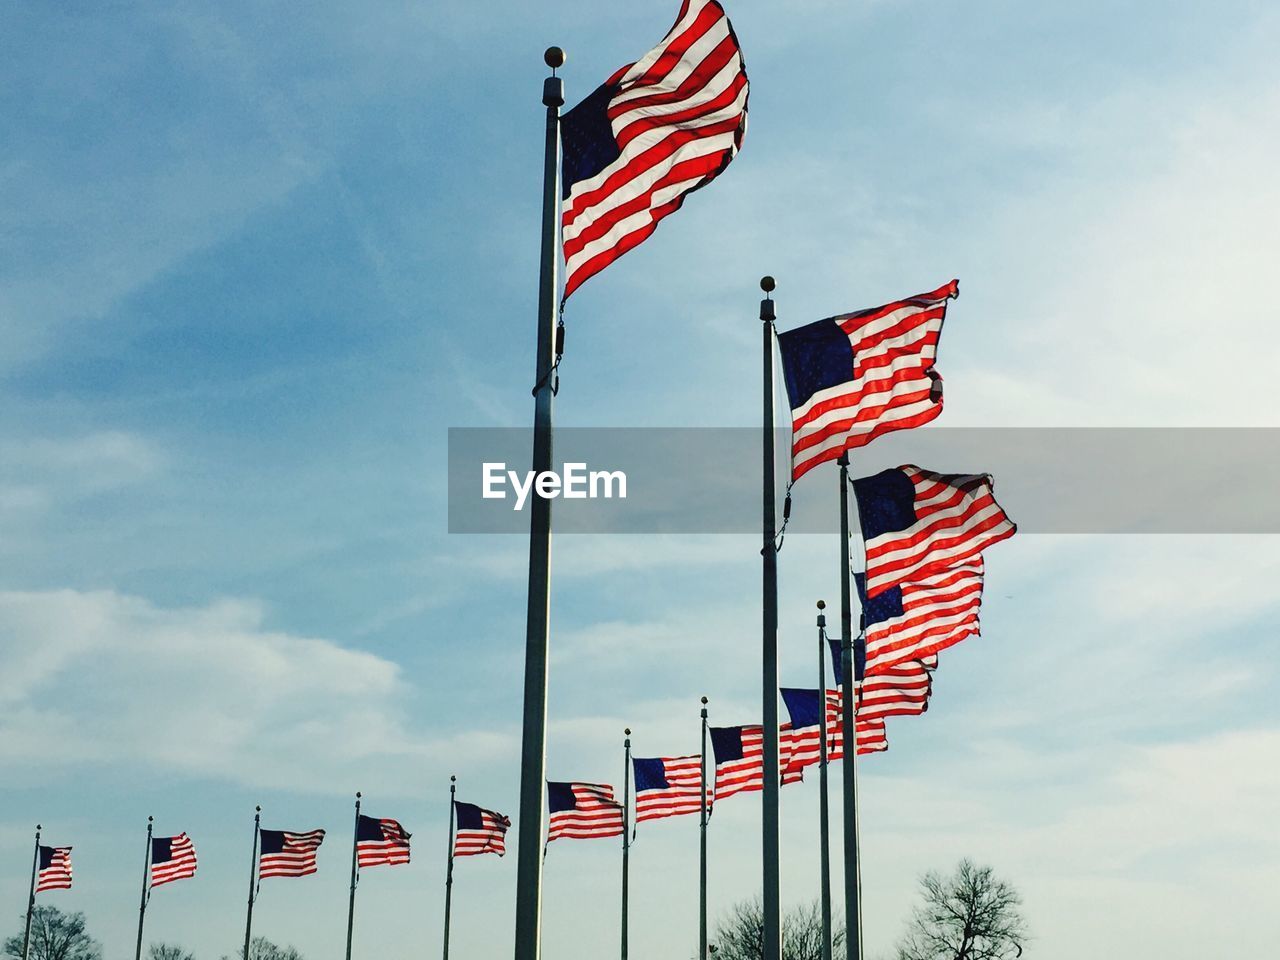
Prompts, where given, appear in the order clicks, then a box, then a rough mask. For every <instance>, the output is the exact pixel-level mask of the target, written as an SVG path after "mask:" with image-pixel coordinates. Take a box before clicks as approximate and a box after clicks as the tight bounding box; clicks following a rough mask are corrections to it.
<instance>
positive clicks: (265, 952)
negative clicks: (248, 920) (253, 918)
mask: <svg viewBox="0 0 1280 960" xmlns="http://www.w3.org/2000/svg"><path fill="white" fill-rule="evenodd" d="M233 957H234V958H235V960H245V958H244V948H243V947H240V948H239V949H237V950H236V952H235V953H234V954H232V955H231V956H226V955H223V957H222V960H232V958H233ZM248 960H303V957H302V954H301V953H299V952H298V950H297V949H296V948H295V947H282V946H280V945H279V944H276V943H272V942H271V941H270V940H268V939H267V938H266V937H254V938H253V942H252V943H250V944H249V958H248Z"/></svg>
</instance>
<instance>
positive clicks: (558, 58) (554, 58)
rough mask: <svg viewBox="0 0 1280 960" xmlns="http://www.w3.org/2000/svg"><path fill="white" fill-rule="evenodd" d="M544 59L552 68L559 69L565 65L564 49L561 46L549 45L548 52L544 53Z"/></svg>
mask: <svg viewBox="0 0 1280 960" xmlns="http://www.w3.org/2000/svg"><path fill="white" fill-rule="evenodd" d="M542 59H543V62H545V63H546V65H547V66H548V67H550V68H551V69H552V70H559V69H560V68H561V67H563V66H564V51H563V50H561V49H560V48H559V47H547V52H546V53H544V54H543V55H542Z"/></svg>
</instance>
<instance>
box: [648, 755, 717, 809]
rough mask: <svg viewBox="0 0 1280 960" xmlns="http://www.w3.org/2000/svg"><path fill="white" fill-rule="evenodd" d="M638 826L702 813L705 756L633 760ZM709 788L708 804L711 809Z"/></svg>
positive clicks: (708, 789) (709, 791)
mask: <svg viewBox="0 0 1280 960" xmlns="http://www.w3.org/2000/svg"><path fill="white" fill-rule="evenodd" d="M631 765H632V767H633V768H634V769H635V773H636V822H637V823H642V822H643V821H645V820H656V819H658V818H659V817H675V816H679V815H680V814H682V813H701V812H702V756H701V754H694V755H693V756H689V757H633V758H632V760H631ZM710 793H711V789H710V787H708V788H707V794H708V797H707V801H708V805H710V800H711V797H710Z"/></svg>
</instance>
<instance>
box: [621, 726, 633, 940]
mask: <svg viewBox="0 0 1280 960" xmlns="http://www.w3.org/2000/svg"><path fill="white" fill-rule="evenodd" d="M626 735H627V737H626V740H624V741H623V744H622V747H623V750H624V752H625V754H626V766H625V768H624V769H623V771H622V960H627V935H628V932H629V930H628V923H629V921H628V917H627V887H628V883H629V881H630V872H631V728H630V727H627V729H626Z"/></svg>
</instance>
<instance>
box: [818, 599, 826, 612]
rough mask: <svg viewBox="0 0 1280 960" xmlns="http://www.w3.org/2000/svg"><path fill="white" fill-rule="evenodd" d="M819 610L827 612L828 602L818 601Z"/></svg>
mask: <svg viewBox="0 0 1280 960" xmlns="http://www.w3.org/2000/svg"><path fill="white" fill-rule="evenodd" d="M818 609H819V610H825V609H827V601H825V600H819V601H818Z"/></svg>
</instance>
